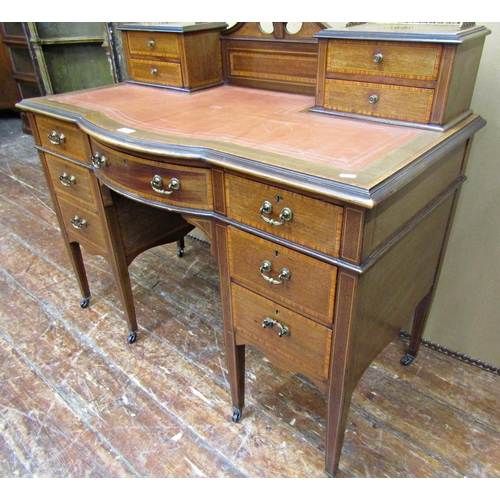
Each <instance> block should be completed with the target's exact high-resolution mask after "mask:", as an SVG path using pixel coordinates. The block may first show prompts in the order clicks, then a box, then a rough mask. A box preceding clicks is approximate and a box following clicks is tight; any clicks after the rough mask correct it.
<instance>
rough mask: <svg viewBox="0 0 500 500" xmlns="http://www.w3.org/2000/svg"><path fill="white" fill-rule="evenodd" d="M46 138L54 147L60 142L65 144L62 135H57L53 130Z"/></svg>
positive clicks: (64, 138)
mask: <svg viewBox="0 0 500 500" xmlns="http://www.w3.org/2000/svg"><path fill="white" fill-rule="evenodd" d="M47 137H48V138H49V141H50V142H51V143H52V144H54V146H59V144H61V142H66V137H65V136H64V134H57V132H56V131H55V130H53V131H52V132H51V133H50V134H48V135H47Z"/></svg>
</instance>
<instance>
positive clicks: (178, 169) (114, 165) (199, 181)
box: [91, 140, 213, 210]
mask: <svg viewBox="0 0 500 500" xmlns="http://www.w3.org/2000/svg"><path fill="white" fill-rule="evenodd" d="M91 145H92V151H93V152H94V155H95V154H97V155H98V156H104V157H105V162H104V163H103V164H102V166H100V168H99V170H98V171H99V176H100V177H101V178H103V179H104V180H105V181H109V183H110V184H111V185H112V186H115V187H117V188H118V189H121V190H124V191H126V192H128V193H131V194H135V195H137V196H140V197H142V198H146V199H150V200H154V201H159V202H162V203H165V204H167V205H175V206H180V207H186V208H194V209H199V210H213V199H212V178H211V175H210V170H209V169H207V168H201V167H200V168H198V167H184V166H179V165H172V164H170V163H163V162H157V161H153V160H143V159H138V158H135V157H134V156H131V155H127V154H125V153H121V152H119V151H115V150H113V149H110V148H108V147H107V146H104V145H102V144H100V143H98V142H97V141H94V140H92V141H91Z"/></svg>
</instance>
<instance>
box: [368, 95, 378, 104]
mask: <svg viewBox="0 0 500 500" xmlns="http://www.w3.org/2000/svg"><path fill="white" fill-rule="evenodd" d="M368 102H369V103H370V104H375V103H376V102H378V95H377V94H373V95H371V96H370V97H369V98H368Z"/></svg>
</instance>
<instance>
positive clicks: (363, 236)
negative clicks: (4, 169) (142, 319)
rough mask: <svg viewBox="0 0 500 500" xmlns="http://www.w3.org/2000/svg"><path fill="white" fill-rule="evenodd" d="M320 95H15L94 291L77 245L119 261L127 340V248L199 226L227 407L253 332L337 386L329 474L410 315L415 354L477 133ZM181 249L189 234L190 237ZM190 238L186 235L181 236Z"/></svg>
mask: <svg viewBox="0 0 500 500" xmlns="http://www.w3.org/2000/svg"><path fill="white" fill-rule="evenodd" d="M314 104H315V97H314V96H311V95H300V94H291V93H285V92H277V91H273V90H264V89H256V88H244V87H239V86H231V85H221V86H216V87H213V88H208V89H204V90H200V91H197V92H192V93H189V92H180V91H178V90H172V89H169V88H160V87H152V86H144V85H138V84H135V83H122V84H117V85H112V86H109V87H103V88H98V89H92V90H85V91H80V92H74V93H69V94H64V95H57V96H47V97H42V98H37V99H32V100H29V101H23V102H22V103H21V107H22V108H23V109H24V110H25V111H27V112H28V113H29V116H30V119H31V122H32V126H33V131H34V137H35V141H36V143H37V148H38V150H39V152H40V157H41V161H42V164H43V167H44V169H45V172H46V175H47V179H48V182H49V185H50V187H51V192H52V195H53V201H54V206H55V207H56V212H57V215H58V217H59V221H60V225H61V228H62V234H63V237H64V240H65V242H66V244H67V247H68V251H69V254H70V257H71V259H72V263H73V266H74V269H75V272H76V275H77V277H78V280H79V284H80V288H81V291H82V295H83V297H84V301H83V302H82V307H85V306H86V305H87V304H88V300H89V298H90V289H89V285H88V283H87V279H86V275H85V270H84V264H83V261H82V256H81V253H80V245H83V246H84V247H85V248H86V249H87V250H88V251H89V252H91V253H96V254H100V255H102V256H104V257H105V258H106V259H107V261H108V262H109V264H110V267H111V269H112V270H113V273H114V276H115V279H116V282H117V286H118V290H119V292H120V298H121V300H122V303H123V308H124V311H125V316H126V320H127V323H128V327H129V330H130V334H129V342H130V343H133V342H134V341H135V340H136V336H137V323H136V319H135V312H134V304H133V297H132V292H131V289H130V282H129V276H128V272H127V266H128V265H129V264H130V263H131V261H132V260H133V259H134V257H136V256H137V255H138V254H140V253H141V252H143V251H144V250H146V249H148V248H151V247H153V246H155V245H159V244H163V243H167V242H174V241H182V238H183V237H184V236H185V235H186V234H187V233H188V232H189V231H191V230H192V229H193V227H195V226H196V227H198V228H200V229H201V230H203V231H204V232H205V233H206V234H207V235H208V236H209V238H210V239H211V242H212V249H213V253H214V255H215V256H216V258H217V261H218V265H219V270H220V284H221V294H222V307H223V324H224V336H225V341H226V352H227V360H228V371H229V381H230V388H231V400H232V406H233V417H232V418H233V421H235V422H237V421H238V420H239V419H240V418H241V417H242V409H243V406H244V379H245V374H244V371H245V346H246V345H251V346H253V347H255V348H256V349H257V350H258V351H260V352H261V353H262V354H264V355H265V356H266V357H267V358H268V359H269V360H270V361H271V362H273V363H274V364H276V365H277V366H279V367H281V368H283V369H285V370H290V371H293V372H296V373H300V374H302V375H304V376H306V377H307V378H308V379H310V380H311V381H312V382H313V383H314V384H315V385H316V386H317V387H318V388H319V389H320V390H321V391H323V392H324V393H325V394H326V396H327V404H328V419H327V431H326V437H325V439H326V466H325V470H326V472H327V473H328V474H329V475H334V474H335V472H336V470H337V467H338V462H339V457H340V452H341V448H342V442H343V435H344V431H345V428H346V424H347V418H348V412H349V406H350V399H351V395H352V393H353V390H354V388H355V386H356V383H357V381H358V380H359V379H360V377H361V375H362V374H363V372H364V371H365V369H366V368H367V367H368V365H369V364H370V362H371V361H372V360H373V359H374V358H375V357H376V356H377V355H378V354H379V353H380V352H381V350H382V349H384V347H385V346H386V345H387V344H388V343H390V342H391V341H392V340H393V339H394V337H395V336H396V335H397V334H398V333H399V331H400V329H401V327H402V326H403V324H404V323H405V321H406V320H407V319H408V318H409V317H411V315H412V314H413V313H414V312H415V315H414V328H413V332H412V339H411V342H410V351H409V354H408V357H407V359H406V360H405V361H404V362H407V361H408V360H411V359H412V357H414V356H415V355H416V352H417V350H418V344H419V342H420V338H421V335H422V329H423V325H424V322H425V318H426V315H427V311H428V308H429V304H430V299H431V297H432V292H433V289H434V288H435V284H436V281H437V277H438V274H439V268H440V263H441V261H442V259H443V255H444V250H445V246H446V240H447V236H448V233H449V229H450V224H451V220H452V216H453V212H454V209H455V205H456V202H457V197H458V193H459V190H460V186H461V184H462V182H463V181H464V179H465V176H464V171H465V167H466V162H467V157H468V154H469V151H470V147H471V143H472V138H473V136H474V134H475V133H476V132H477V131H478V130H479V129H480V128H481V127H483V125H484V121H483V120H482V119H481V118H480V117H479V116H477V115H474V114H471V113H468V115H467V116H466V117H465V118H463V119H460V120H459V121H458V123H456V124H454V125H453V124H452V125H451V126H449V127H448V128H447V129H445V130H434V129H432V128H425V127H424V128H417V127H409V126H403V125H395V124H386V123H373V122H367V121H363V120H357V119H353V118H345V117H338V116H331V115H328V114H324V113H316V112H311V111H310V110H311V108H313V107H314ZM180 248H181V249H182V245H181V246H180ZM180 253H182V252H181V251H180Z"/></svg>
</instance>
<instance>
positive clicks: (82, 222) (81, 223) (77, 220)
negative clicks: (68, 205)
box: [71, 215, 87, 229]
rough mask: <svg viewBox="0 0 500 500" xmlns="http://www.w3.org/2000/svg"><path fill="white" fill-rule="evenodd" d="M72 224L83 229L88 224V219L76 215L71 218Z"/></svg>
mask: <svg viewBox="0 0 500 500" xmlns="http://www.w3.org/2000/svg"><path fill="white" fill-rule="evenodd" d="M71 224H72V225H73V227H74V228H75V229H82V227H86V226H87V221H86V220H85V219H82V220H80V217H78V215H75V216H74V217H73V218H72V219H71Z"/></svg>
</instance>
